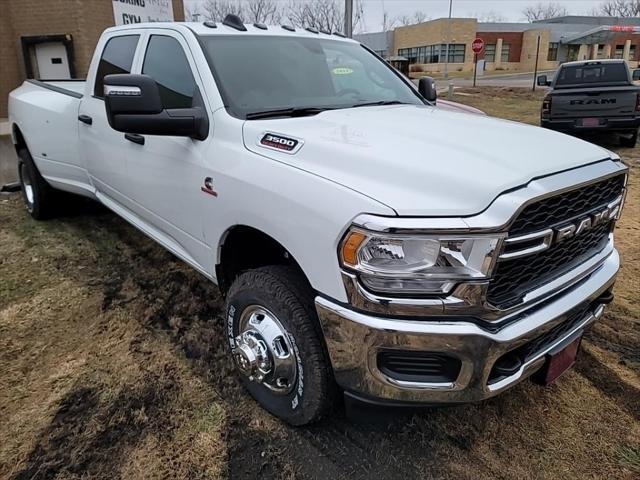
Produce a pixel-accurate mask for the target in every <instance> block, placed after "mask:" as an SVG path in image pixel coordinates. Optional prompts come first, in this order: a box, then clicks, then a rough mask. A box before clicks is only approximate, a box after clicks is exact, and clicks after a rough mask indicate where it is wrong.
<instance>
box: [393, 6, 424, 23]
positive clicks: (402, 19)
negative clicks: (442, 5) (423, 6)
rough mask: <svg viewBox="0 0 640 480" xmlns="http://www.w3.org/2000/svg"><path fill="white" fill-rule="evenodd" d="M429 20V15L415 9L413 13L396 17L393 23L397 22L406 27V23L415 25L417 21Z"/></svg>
mask: <svg viewBox="0 0 640 480" xmlns="http://www.w3.org/2000/svg"><path fill="white" fill-rule="evenodd" d="M427 20H429V16H428V15H427V14H426V13H424V12H423V11H422V10H416V11H415V12H413V15H401V16H399V17H396V18H395V20H394V23H399V24H400V25H402V26H404V27H406V26H408V25H417V24H418V23H423V22H426V21H427Z"/></svg>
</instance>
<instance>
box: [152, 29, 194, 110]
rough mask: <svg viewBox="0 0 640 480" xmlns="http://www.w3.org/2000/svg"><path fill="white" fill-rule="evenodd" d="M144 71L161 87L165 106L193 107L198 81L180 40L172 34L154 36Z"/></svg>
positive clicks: (161, 96) (161, 95)
mask: <svg viewBox="0 0 640 480" xmlns="http://www.w3.org/2000/svg"><path fill="white" fill-rule="evenodd" d="M142 73H143V74H145V75H149V76H150V77H151V78H153V79H154V80H155V81H156V83H157V84H158V87H159V88H160V98H161V99H162V105H163V106H164V108H189V107H191V106H192V102H193V91H194V89H195V87H196V82H195V80H194V79H193V74H192V73H191V67H190V66H189V62H188V61H187V57H186V55H185V54H184V50H183V49H182V46H181V45H180V43H179V42H178V41H177V40H176V39H175V38H172V37H167V36H164V35H152V36H151V38H150V39H149V45H148V46H147V53H146V54H145V58H144V64H143V65H142Z"/></svg>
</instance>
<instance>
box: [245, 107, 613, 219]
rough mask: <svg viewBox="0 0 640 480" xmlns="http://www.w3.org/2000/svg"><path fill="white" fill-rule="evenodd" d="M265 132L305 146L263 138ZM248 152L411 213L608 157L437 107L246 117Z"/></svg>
mask: <svg viewBox="0 0 640 480" xmlns="http://www.w3.org/2000/svg"><path fill="white" fill-rule="evenodd" d="M265 134H275V135H279V136H282V137H286V138H290V139H293V140H295V141H297V142H299V143H298V144H297V145H296V147H295V148H294V149H293V150H292V151H280V150H278V149H275V148H273V147H268V146H264V145H262V144H261V139H262V138H263V137H264V136H265ZM243 136H244V143H245V146H246V148H247V149H249V150H250V151H252V152H255V153H257V154H259V155H262V156H265V157H268V158H271V159H273V160H277V161H279V162H284V163H287V164H289V165H291V166H293V167H296V168H300V169H302V170H305V171H307V172H310V173H313V174H315V175H318V176H321V177H324V178H326V179H329V180H332V181H334V182H336V183H339V184H341V185H344V186H346V187H348V188H351V189H353V190H355V191H358V192H360V193H362V194H364V195H367V196H369V197H371V198H373V199H376V200H377V201H379V202H381V203H383V204H385V205H387V206H389V207H390V208H392V209H394V210H395V211H396V212H397V214H398V215H406V216H468V215H473V214H476V213H479V212H481V211H482V210H484V209H485V208H487V207H488V206H489V205H490V204H491V202H492V201H493V200H494V199H495V198H496V197H497V196H498V195H499V194H500V193H502V192H504V191H506V190H509V189H513V188H515V187H518V186H522V185H525V184H527V183H528V182H529V181H531V180H532V179H534V178H537V177H541V176H545V175H549V174H552V173H555V172H560V171H562V170H567V169H570V168H574V167H578V166H581V165H585V164H588V163H592V162H595V161H598V160H602V159H605V158H608V157H609V152H608V151H607V150H605V149H603V148H600V147H598V146H595V145H593V144H590V143H587V142H585V141H582V140H578V139H576V138H573V137H570V136H567V135H563V134H560V133H556V132H552V131H550V130H546V129H542V128H538V127H532V126H528V125H524V124H520V123H515V122H510V121H506V120H499V119H495V118H491V117H486V116H482V115H473V114H466V113H457V112H451V111H445V110H441V109H437V108H433V107H429V106H424V107H423V106H413V105H399V106H385V107H360V108H352V109H344V110H330V111H326V112H322V113H320V114H318V115H315V116H310V117H302V118H284V119H282V118H279V119H268V120H251V121H246V122H245V123H244V126H243Z"/></svg>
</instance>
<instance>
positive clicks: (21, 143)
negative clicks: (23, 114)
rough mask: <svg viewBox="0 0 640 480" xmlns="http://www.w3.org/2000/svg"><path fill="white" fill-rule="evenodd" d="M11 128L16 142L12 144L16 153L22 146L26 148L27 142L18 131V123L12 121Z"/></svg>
mask: <svg viewBox="0 0 640 480" xmlns="http://www.w3.org/2000/svg"><path fill="white" fill-rule="evenodd" d="M12 128H13V138H14V139H15V141H16V143H15V144H14V148H15V149H16V153H18V152H19V151H20V150H22V149H23V148H26V149H27V150H28V148H27V142H26V141H25V139H24V135H22V132H21V131H20V127H18V125H16V124H15V123H14V124H13V126H12Z"/></svg>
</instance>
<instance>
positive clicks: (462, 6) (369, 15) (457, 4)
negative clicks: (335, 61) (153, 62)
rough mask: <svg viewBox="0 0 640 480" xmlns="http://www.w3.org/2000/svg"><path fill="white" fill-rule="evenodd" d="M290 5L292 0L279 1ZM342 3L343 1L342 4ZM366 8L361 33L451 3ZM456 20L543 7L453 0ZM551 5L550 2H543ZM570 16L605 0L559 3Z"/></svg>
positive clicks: (396, 0)
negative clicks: (386, 16)
mask: <svg viewBox="0 0 640 480" xmlns="http://www.w3.org/2000/svg"><path fill="white" fill-rule="evenodd" d="M202 1H203V0H184V4H185V7H187V8H189V7H193V6H194V5H197V4H199V3H202ZM278 1H282V2H283V3H284V4H287V3H288V2H289V0H278ZM338 1H341V0H338ZM361 1H362V2H363V4H364V12H365V18H364V24H363V26H362V27H361V28H360V29H359V30H361V31H367V32H376V31H379V30H381V29H382V16H383V12H384V11H385V10H386V11H387V13H388V14H389V17H390V18H393V17H396V16H398V17H400V16H403V15H409V16H410V15H412V14H413V13H414V12H415V11H417V10H420V11H422V12H424V13H425V14H426V15H427V17H429V18H431V19H434V18H441V17H447V16H448V15H449V0H361ZM452 1H453V4H452V16H454V17H479V18H483V17H488V16H496V15H498V16H500V17H503V18H505V19H506V20H507V21H509V22H522V21H525V18H524V15H522V11H523V10H524V9H525V8H526V7H527V6H529V5H535V4H537V3H540V0H452ZM542 3H548V2H542ZM553 3H559V4H561V5H562V6H564V7H565V8H566V9H567V10H568V11H569V13H570V14H574V15H586V14H588V13H589V12H590V11H591V10H592V9H593V8H594V7H597V6H598V5H599V4H601V3H602V0H556V1H554V2H553Z"/></svg>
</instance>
